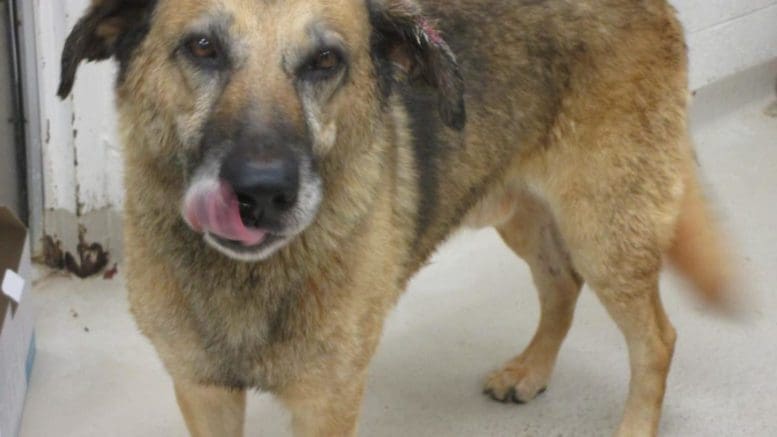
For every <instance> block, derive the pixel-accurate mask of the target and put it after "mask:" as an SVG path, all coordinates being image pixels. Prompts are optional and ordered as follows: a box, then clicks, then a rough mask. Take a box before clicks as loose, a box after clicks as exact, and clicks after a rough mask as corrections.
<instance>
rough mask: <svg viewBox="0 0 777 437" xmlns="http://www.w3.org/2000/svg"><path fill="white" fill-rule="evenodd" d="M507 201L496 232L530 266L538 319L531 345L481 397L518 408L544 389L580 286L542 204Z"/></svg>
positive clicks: (523, 198)
mask: <svg viewBox="0 0 777 437" xmlns="http://www.w3.org/2000/svg"><path fill="white" fill-rule="evenodd" d="M511 196H513V197H514V204H515V205H516V207H515V212H514V214H513V216H512V217H511V218H510V219H509V220H508V221H506V222H504V223H503V224H501V225H499V226H498V230H499V233H500V234H501V236H502V238H503V239H504V241H505V242H506V243H507V245H508V246H510V248H512V249H513V251H514V252H515V253H516V254H518V255H519V256H520V257H521V258H523V259H524V260H526V262H527V263H528V264H529V267H530V268H531V272H532V276H533V278H534V283H535V286H536V287H537V292H538V293H539V298H540V306H541V315H540V322H539V326H538V327H537V331H536V333H535V334H534V338H533V339H532V341H531V342H530V343H529V345H528V346H527V347H526V349H525V350H524V351H523V352H522V353H521V354H520V355H518V356H517V357H515V358H513V359H512V360H511V361H509V362H508V363H507V364H506V365H505V366H504V367H503V368H502V369H501V370H498V371H496V372H493V373H492V374H491V375H489V377H488V378H487V381H486V385H485V392H486V393H487V394H489V395H490V396H491V397H493V398H494V399H496V400H498V401H502V402H511V401H512V402H517V403H523V402H527V401H530V400H532V399H533V398H534V397H535V396H537V394H538V393H540V392H542V391H543V390H544V389H545V388H546V387H547V384H548V380H549V379H550V376H551V373H552V372H553V367H554V366H555V363H556V358H557V356H558V352H559V349H560V348H561V344H562V342H563V341H564V338H565V337H566V335H567V332H568V331H569V327H570V325H571V324H572V317H573V314H574V311H575V305H576V302H577V297H578V295H579V294H580V288H581V286H582V281H581V279H580V277H579V276H578V275H577V273H575V271H574V270H573V269H572V266H571V263H570V261H569V257H568V256H567V252H566V248H565V247H564V244H563V242H562V241H561V238H560V236H559V232H558V229H557V227H556V224H555V223H554V221H553V218H552V216H551V214H550V213H549V211H548V209H547V207H546V206H545V204H544V203H543V202H541V201H540V200H539V199H537V198H536V197H534V196H532V195H531V194H529V193H527V192H519V193H513V194H511Z"/></svg>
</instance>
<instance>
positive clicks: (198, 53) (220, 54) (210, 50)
mask: <svg viewBox="0 0 777 437" xmlns="http://www.w3.org/2000/svg"><path fill="white" fill-rule="evenodd" d="M181 52H183V54H184V55H185V56H186V57H187V58H189V60H190V61H191V62H193V63H194V64H195V65H198V66H200V67H205V68H208V69H216V70H220V69H222V68H225V67H226V66H227V64H228V62H227V61H228V60H227V59H226V56H225V53H224V50H222V47H221V45H220V44H219V43H218V41H217V40H215V39H213V38H210V37H208V36H205V35H194V36H191V37H189V38H187V39H185V40H184V42H183V44H182V45H181Z"/></svg>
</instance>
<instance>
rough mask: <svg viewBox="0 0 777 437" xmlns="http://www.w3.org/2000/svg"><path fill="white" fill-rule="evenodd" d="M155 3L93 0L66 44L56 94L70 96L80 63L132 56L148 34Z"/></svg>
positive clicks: (129, 0)
mask: <svg viewBox="0 0 777 437" xmlns="http://www.w3.org/2000/svg"><path fill="white" fill-rule="evenodd" d="M155 4H156V0H92V5H91V7H90V8H89V10H88V11H87V12H86V14H85V15H84V16H83V17H82V18H81V19H80V20H79V21H78V23H77V24H76V26H75V27H74V28H73V30H72V31H71V33H70V36H68V37H67V40H66V41H65V48H64V50H63V52H62V71H61V73H60V74H61V76H60V82H59V90H58V91H57V95H59V97H60V98H62V99H64V98H65V97H67V96H68V95H69V94H70V92H71V91H72V89H73V83H74V81H75V77H76V71H77V70H78V66H79V64H81V61H83V60H87V61H101V60H104V59H108V58H111V57H114V56H117V57H119V58H122V57H123V56H129V54H130V53H131V51H132V50H133V49H134V48H135V47H136V46H137V45H138V44H139V43H140V42H141V40H142V38H139V35H144V34H145V32H147V31H148V25H149V21H150V16H151V12H152V10H153V6H154V5H155ZM120 60H122V59H120Z"/></svg>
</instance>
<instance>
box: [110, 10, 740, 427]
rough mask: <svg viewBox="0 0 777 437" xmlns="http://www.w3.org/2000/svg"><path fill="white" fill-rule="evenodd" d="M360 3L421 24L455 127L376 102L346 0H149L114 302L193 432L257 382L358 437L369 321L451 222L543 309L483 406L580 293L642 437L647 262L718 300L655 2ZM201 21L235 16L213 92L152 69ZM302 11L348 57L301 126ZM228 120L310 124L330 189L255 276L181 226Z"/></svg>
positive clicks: (127, 124) (546, 347)
mask: <svg viewBox="0 0 777 437" xmlns="http://www.w3.org/2000/svg"><path fill="white" fill-rule="evenodd" d="M106 1H108V0H106ZM110 1H114V0H110ZM100 4H101V2H100V1H99V0H98V1H96V2H95V5H97V6H99V5H100ZM372 5H373V6H374V7H375V8H382V9H381V10H382V11H384V13H385V15H387V16H391V17H395V18H396V19H397V22H398V23H400V24H402V23H407V22H410V23H416V24H417V25H418V27H417V29H422V30H423V29H426V30H429V29H431V27H430V26H432V24H429V23H435V24H436V25H439V26H440V29H441V32H442V35H443V36H444V37H445V38H446V39H447V40H448V41H449V43H450V47H451V50H452V51H453V53H454V54H455V55H456V58H457V60H458V63H459V65H460V67H461V76H462V78H463V81H464V84H465V87H466V92H465V94H464V101H465V103H466V109H467V123H466V127H465V128H464V129H463V131H462V132H457V131H455V130H454V129H448V128H443V127H442V126H441V122H440V121H439V119H432V121H431V122H430V123H429V124H424V125H423V126H421V129H419V128H418V126H414V125H413V122H414V119H413V117H419V116H424V115H429V111H426V112H423V111H422V112H421V113H420V114H411V111H410V106H409V105H407V104H406V102H404V101H403V100H402V98H401V97H400V96H399V95H398V94H400V93H399V92H398V91H395V93H394V94H393V95H392V96H391V97H389V98H388V100H387V101H381V97H380V92H379V89H378V87H377V86H376V80H377V79H379V73H378V72H377V71H376V68H377V67H376V66H375V65H374V64H373V59H372V57H371V56H370V50H371V48H370V47H371V46H370V41H371V35H372V33H371V32H372V29H371V26H370V15H369V13H368V10H367V8H366V7H365V1H363V0H315V1H313V0H304V1H303V0H288V1H284V2H263V1H256V0H219V1H215V0H177V1H176V0H159V4H158V6H157V10H156V11H155V12H154V16H153V21H152V26H151V27H150V31H149V32H148V35H147V37H146V38H145V39H144V40H143V42H142V43H141V44H140V46H139V47H138V48H137V51H136V54H135V55H134V58H133V59H132V62H131V63H129V64H128V66H127V70H126V77H125V78H124V80H123V81H122V82H120V84H119V86H118V90H117V93H118V107H119V110H120V114H121V125H122V130H123V137H124V141H125V144H126V148H125V152H126V162H127V164H126V186H127V200H126V221H125V222H126V253H127V258H128V259H127V262H128V266H127V269H128V286H129V291H130V303H131V308H132V312H133V314H134V316H135V318H136V319H137V321H138V324H139V326H140V328H141V330H142V331H143V333H144V334H146V335H147V336H148V337H149V338H150V339H151V341H152V342H153V344H154V346H155V347H156V349H157V351H158V353H159V355H160V357H161V358H162V361H163V362H164V364H165V366H166V367H167V369H168V371H169V372H170V374H171V375H172V377H173V379H174V381H175V385H176V394H177V396H178V400H179V404H180V405H181V409H182V411H183V414H184V417H185V419H186V421H187V425H188V426H189V429H190V431H191V432H192V434H193V435H197V436H219V437H221V436H236V435H240V434H241V433H242V421H243V415H244V411H243V410H244V399H245V398H244V396H245V390H246V389H248V388H260V389H264V390H267V391H270V392H273V393H275V394H276V395H278V396H279V398H280V399H281V400H282V401H283V402H284V404H285V405H287V406H288V407H289V408H290V410H291V411H292V413H293V427H294V430H295V434H296V435H298V436H349V435H355V434H356V424H357V419H358V415H359V408H360V401H361V398H362V395H363V391H364V386H365V375H366V373H367V366H368V363H369V361H370V357H371V356H372V354H373V352H374V350H375V348H376V347H377V344H378V340H379V338H380V333H381V328H382V324H383V320H384V318H385V316H386V314H387V313H388V312H389V311H390V309H391V308H392V307H393V305H394V304H395V302H396V300H397V299H398V297H399V296H400V294H401V292H402V290H403V288H404V286H405V285H406V283H407V281H408V280H409V278H410V277H411V276H412V275H413V274H414V273H415V272H416V271H417V270H418V269H419V268H421V266H422V265H423V264H424V262H426V260H427V259H428V257H429V255H430V254H431V253H432V252H433V251H434V250H435V248H436V247H437V246H438V245H439V244H440V243H441V242H442V241H444V240H445V239H446V238H447V237H448V236H449V235H450V234H451V233H452V232H453V231H455V230H456V229H457V228H458V227H459V226H461V225H462V224H463V223H464V222H465V221H464V218H465V216H466V218H467V220H466V224H467V225H470V226H487V225H494V226H496V227H497V229H498V230H499V232H500V235H501V236H502V238H503V239H504V241H505V242H506V243H507V245H508V246H510V247H511V248H512V249H513V250H514V251H515V252H516V253H517V254H518V255H519V256H521V257H522V258H523V259H525V260H526V261H527V263H528V264H529V266H530V267H531V271H532V275H533V278H534V282H535V284H536V286H537V289H538V292H539V297H540V302H541V311H542V315H541V318H540V323H539V326H538V328H537V331H536V334H535V336H534V338H533V340H532V341H531V343H530V344H529V345H528V347H527V348H526V349H525V350H524V351H523V352H522V353H521V354H520V355H518V356H517V357H516V358H515V359H513V360H511V361H510V362H509V363H507V364H506V365H505V367H504V368H503V369H502V370H499V371H497V372H494V373H493V374H491V375H490V376H489V377H488V378H487V380H486V386H485V390H486V392H487V393H489V394H490V395H491V396H492V397H494V398H496V399H497V400H501V401H516V402H526V401H529V400H531V399H532V398H533V397H535V396H536V395H537V394H538V393H540V392H541V391H542V390H544V389H545V387H546V386H547V384H548V381H549V379H550V376H551V374H552V371H553V367H554V364H555V361H556V357H557V355H558V352H559V348H560V346H561V344H562V342H563V340H564V338H565V336H566V334H567V331H568V329H569V327H570V325H571V322H572V318H573V313H574V307H575V303H576V300H577V296H578V295H579V292H580V289H581V287H582V284H583V282H584V281H585V282H587V283H588V284H589V285H590V286H591V287H592V288H593V289H594V291H595V292H596V294H597V296H598V297H599V298H600V300H601V301H602V303H603V304H604V306H605V307H606V308H607V310H608V312H609V313H610V315H611V316H612V318H613V319H614V320H615V322H616V323H617V325H618V327H619V328H620V329H621V331H622V332H623V334H624V336H625V338H626V342H627V345H628V349H629V357H630V364H631V384H630V389H629V395H628V400H627V402H626V406H625V411H624V416H623V419H622V421H621V424H620V427H619V428H618V432H617V433H618V435H620V436H632V435H634V436H650V435H655V434H656V433H657V431H658V425H659V419H660V413H661V405H662V401H663V396H664V391H665V384H666V376H667V373H668V371H669V366H670V362H671V357H672V354H673V350H674V344H675V331H674V329H673V327H672V325H671V323H670V322H669V320H668V319H667V317H666V314H665V313H664V310H663V307H662V306H661V302H660V297H659V290H658V277H659V273H660V271H661V267H662V262H663V259H664V254H665V253H667V251H668V252H669V254H670V255H671V256H672V259H673V260H674V262H675V263H676V264H677V265H678V267H680V269H681V270H682V271H683V272H685V273H686V274H687V275H688V276H689V277H690V278H691V279H692V280H693V281H694V282H695V283H696V284H697V285H698V287H699V289H700V290H702V294H703V295H705V296H707V297H708V298H710V299H713V300H715V299H719V298H720V297H721V293H722V291H723V290H724V289H725V288H726V287H727V286H728V276H727V275H726V274H725V273H724V272H725V268H726V264H727V260H726V259H725V257H724V254H723V250H722V248H721V243H720V242H718V232H717V230H715V229H714V227H713V225H712V223H711V221H710V219H709V215H708V213H707V212H706V206H705V205H704V201H703V199H702V195H701V192H700V189H699V185H698V181H697V180H696V175H695V172H694V171H693V170H692V169H693V166H694V163H693V159H692V150H691V148H690V147H689V142H688V140H687V135H688V132H687V125H686V112H687V76H686V53H685V46H684V42H683V36H682V30H681V28H680V25H679V23H678V21H677V19H676V18H675V13H674V11H673V10H672V9H671V7H670V6H669V5H667V4H666V3H665V2H664V1H661V0H645V1H640V2H637V1H633V0H583V1H577V2H569V1H561V0H547V1H543V2H530V1H522V2H516V3H515V4H513V2H493V1H487V0H452V1H448V0H423V1H420V2H418V3H416V2H415V1H412V0H375V1H373V2H372ZM97 6H96V7H97ZM214 11H215V12H214ZM214 14H216V15H217V14H227V15H228V16H229V17H231V18H230V19H231V20H232V21H230V22H229V23H230V24H229V28H230V32H232V35H234V38H236V40H237V42H236V43H235V46H236V49H235V50H237V52H236V53H237V55H236V57H237V58H238V59H239V62H240V65H239V68H235V69H234V71H233V72H232V73H231V74H232V76H231V79H230V81H229V83H228V84H227V85H225V88H223V89H220V88H218V87H217V86H216V85H213V84H207V83H197V82H196V80H197V79H196V78H197V77H199V76H197V75H196V74H194V73H192V72H191V71H189V70H187V67H186V66H185V65H184V64H176V63H175V62H174V61H171V59H172V58H171V57H170V56H169V55H168V53H170V52H171V51H173V50H174V46H175V44H176V41H177V39H176V38H178V37H179V36H180V35H181V34H184V33H185V32H187V31H188V29H189V28H190V26H191V25H192V23H196V22H198V20H202V17H208V16H213V15H214ZM422 14H423V15H422ZM424 17H428V18H429V20H428V21H427V20H421V18H424ZM314 19H315V20H319V21H321V22H325V23H327V25H329V26H331V27H332V28H333V29H335V30H336V31H337V32H338V33H339V34H340V35H342V36H343V38H344V39H345V44H346V46H347V48H348V50H349V52H350V60H349V61H350V65H349V71H348V83H347V86H343V88H342V89H340V91H338V92H337V93H336V94H334V95H333V97H332V99H331V101H329V102H328V103H327V104H326V105H321V107H317V108H316V110H315V111H313V112H315V114H312V115H311V110H310V109H308V113H305V104H304V102H303V103H301V102H300V99H299V98H298V95H297V90H296V89H295V87H294V84H293V82H291V81H290V79H289V75H290V73H289V72H284V71H283V70H282V69H281V68H279V66H281V65H283V62H287V60H288V59H290V58H291V59H293V58H294V56H295V53H297V52H298V51H300V50H303V49H302V48H301V47H304V45H305V44H308V43H309V42H307V39H306V38H305V35H306V33H305V32H306V31H305V25H306V24H307V23H309V22H310V20H314ZM414 20H415V21H414ZM114 27H115V26H114ZM114 27H111V26H108V27H105V28H103V29H102V30H101V31H103V32H108V31H110V32H111V33H112V35H114V34H115V32H116V31H117V29H118V31H120V29H121V28H120V27H119V28H114ZM112 38H113V36H112ZM429 39H430V41H434V40H435V35H434V34H432V35H431V37H430V38H429ZM419 41H420V39H419ZM436 48H437V49H439V48H440V47H436ZM406 50H407V49H406V48H404V49H395V50H394V51H393V52H392V53H394V54H397V56H398V57H397V58H396V59H395V61H396V62H395V64H396V65H397V67H399V68H400V69H401V70H403V73H405V74H408V75H412V74H413V71H412V70H413V66H412V65H411V64H412V62H413V61H414V60H417V59H416V58H414V57H409V56H408V53H409V52H407V51H406ZM435 55H439V53H436V54H435ZM431 59H434V60H435V62H436V64H434V65H432V66H431V67H429V66H427V68H429V69H430V70H431V69H433V68H444V67H445V66H444V65H442V66H441V65H440V59H443V60H444V59H445V58H444V57H438V58H431ZM426 73H427V76H426V80H427V81H430V82H432V85H433V86H436V88H437V89H436V91H437V93H438V94H440V95H442V96H444V97H448V98H450V97H455V92H456V87H455V83H452V80H453V79H455V78H456V76H455V75H448V76H445V75H443V76H435V75H434V74H433V73H439V71H433V70H432V71H431V73H430V72H429V71H427V72H426ZM443 73H446V72H445V71H444V72H443ZM448 73H450V72H448ZM439 77H442V80H441V81H438V82H439V83H433V82H434V80H435V79H439ZM413 90H415V88H411V92H410V94H409V95H410V96H411V97H412V94H413V92H415V91H413ZM418 93H421V91H418ZM446 93H447V94H446ZM405 97H407V96H405ZM442 104H443V105H444V104H450V101H442ZM247 107H251V108H252V109H251V110H250V111H248V110H247ZM432 107H433V108H436V105H432ZM443 109H450V108H443ZM251 111H253V112H251ZM431 111H434V109H432V110H431ZM247 112H250V114H249V115H250V116H251V117H253V118H252V120H254V121H255V122H256V123H258V124H261V123H265V122H267V121H268V120H271V119H273V117H281V118H282V119H284V120H286V121H288V122H289V123H291V124H293V125H294V126H296V127H297V128H298V129H305V126H306V123H307V127H308V128H309V129H310V131H311V134H312V135H313V136H314V137H315V138H314V141H315V143H316V147H315V152H316V153H317V157H318V159H319V160H320V169H319V171H320V172H321V175H322V179H323V180H324V181H325V184H326V193H325V198H324V202H323V204H322V206H321V209H320V211H319V213H318V216H317V218H316V221H315V222H314V223H313V224H312V225H311V226H310V227H309V228H308V229H306V230H305V232H303V233H302V234H300V235H299V236H298V237H297V238H296V239H295V240H294V241H292V242H291V243H290V244H289V245H288V246H287V247H285V248H283V249H282V250H281V251H280V252H278V253H277V254H275V255H274V256H272V257H271V258H270V259H268V260H266V261H263V262H260V263H254V264H246V263H241V262H237V261H234V260H232V259H229V258H227V257H225V256H224V255H222V254H221V253H219V252H216V251H214V250H213V249H210V248H209V247H207V246H206V245H205V244H204V243H203V242H202V240H201V238H200V236H199V235H197V234H195V233H194V232H192V231H191V230H190V229H189V228H187V227H186V225H185V224H184V222H183V220H182V219H181V215H180V205H181V198H182V195H183V193H184V191H185V190H186V187H187V185H186V184H187V177H189V176H190V175H189V174H188V173H187V171H188V169H187V168H186V167H185V166H184V165H183V164H182V162H185V161H186V159H188V158H189V157H190V156H191V155H193V154H195V153H196V152H195V151H196V150H197V147H198V145H199V141H200V140H201V137H202V134H203V129H204V127H203V126H204V124H205V123H206V121H207V120H208V117H211V116H212V117H214V118H215V119H216V120H230V119H233V118H235V117H240V116H245V115H246V113H247ZM441 114H442V111H441ZM443 115H445V114H443ZM311 117H312V118H314V119H315V120H314V121H315V122H316V123H312V124H311V120H310V119H311ZM428 132H432V133H433V134H434V140H435V141H436V142H437V143H435V144H433V145H429V144H427V146H435V147H434V148H433V149H432V150H431V151H429V153H430V154H432V155H433V156H432V158H430V159H427V158H425V157H424V156H422V155H421V154H419V149H418V147H420V146H424V144H421V145H419V144H415V143H418V141H419V140H423V138H424V137H423V136H424V135H425V134H426V133H428ZM581 359H586V358H585V357H581ZM397 427H398V428H400V427H401V424H397ZM399 432H401V431H399V430H398V433H399ZM365 434H366V435H369V430H365Z"/></svg>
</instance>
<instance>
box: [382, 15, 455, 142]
mask: <svg viewBox="0 0 777 437" xmlns="http://www.w3.org/2000/svg"><path fill="white" fill-rule="evenodd" d="M367 6H368V8H369V13H370V21H371V24H372V27H373V35H372V52H373V53H372V55H373V58H374V62H375V64H376V67H377V70H378V81H379V85H380V88H381V90H382V91H383V93H384V94H386V95H388V94H390V93H391V88H392V84H393V82H394V81H395V80H397V76H401V77H404V78H406V79H407V80H409V81H410V82H414V81H419V80H420V81H422V82H425V83H426V84H428V85H429V86H431V87H432V88H434V89H435V90H436V92H437V95H438V101H439V105H438V106H439V113H440V117H441V119H442V121H443V122H444V123H445V124H446V125H447V126H448V127H451V128H453V129H456V130H461V129H463V128H464V125H465V123H466V119H467V115H466V108H465V106H464V80H463V79H462V76H461V71H460V70H459V65H458V63H457V62H456V56H455V55H454V54H453V52H452V51H451V49H450V47H449V46H448V43H447V42H446V41H445V39H444V38H443V36H442V34H441V33H440V32H439V31H438V30H437V28H436V26H435V23H434V21H433V20H432V19H430V18H428V17H426V16H425V15H424V13H423V11H422V9H421V6H420V5H419V4H418V3H416V1H415V0H368V1H367Z"/></svg>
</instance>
